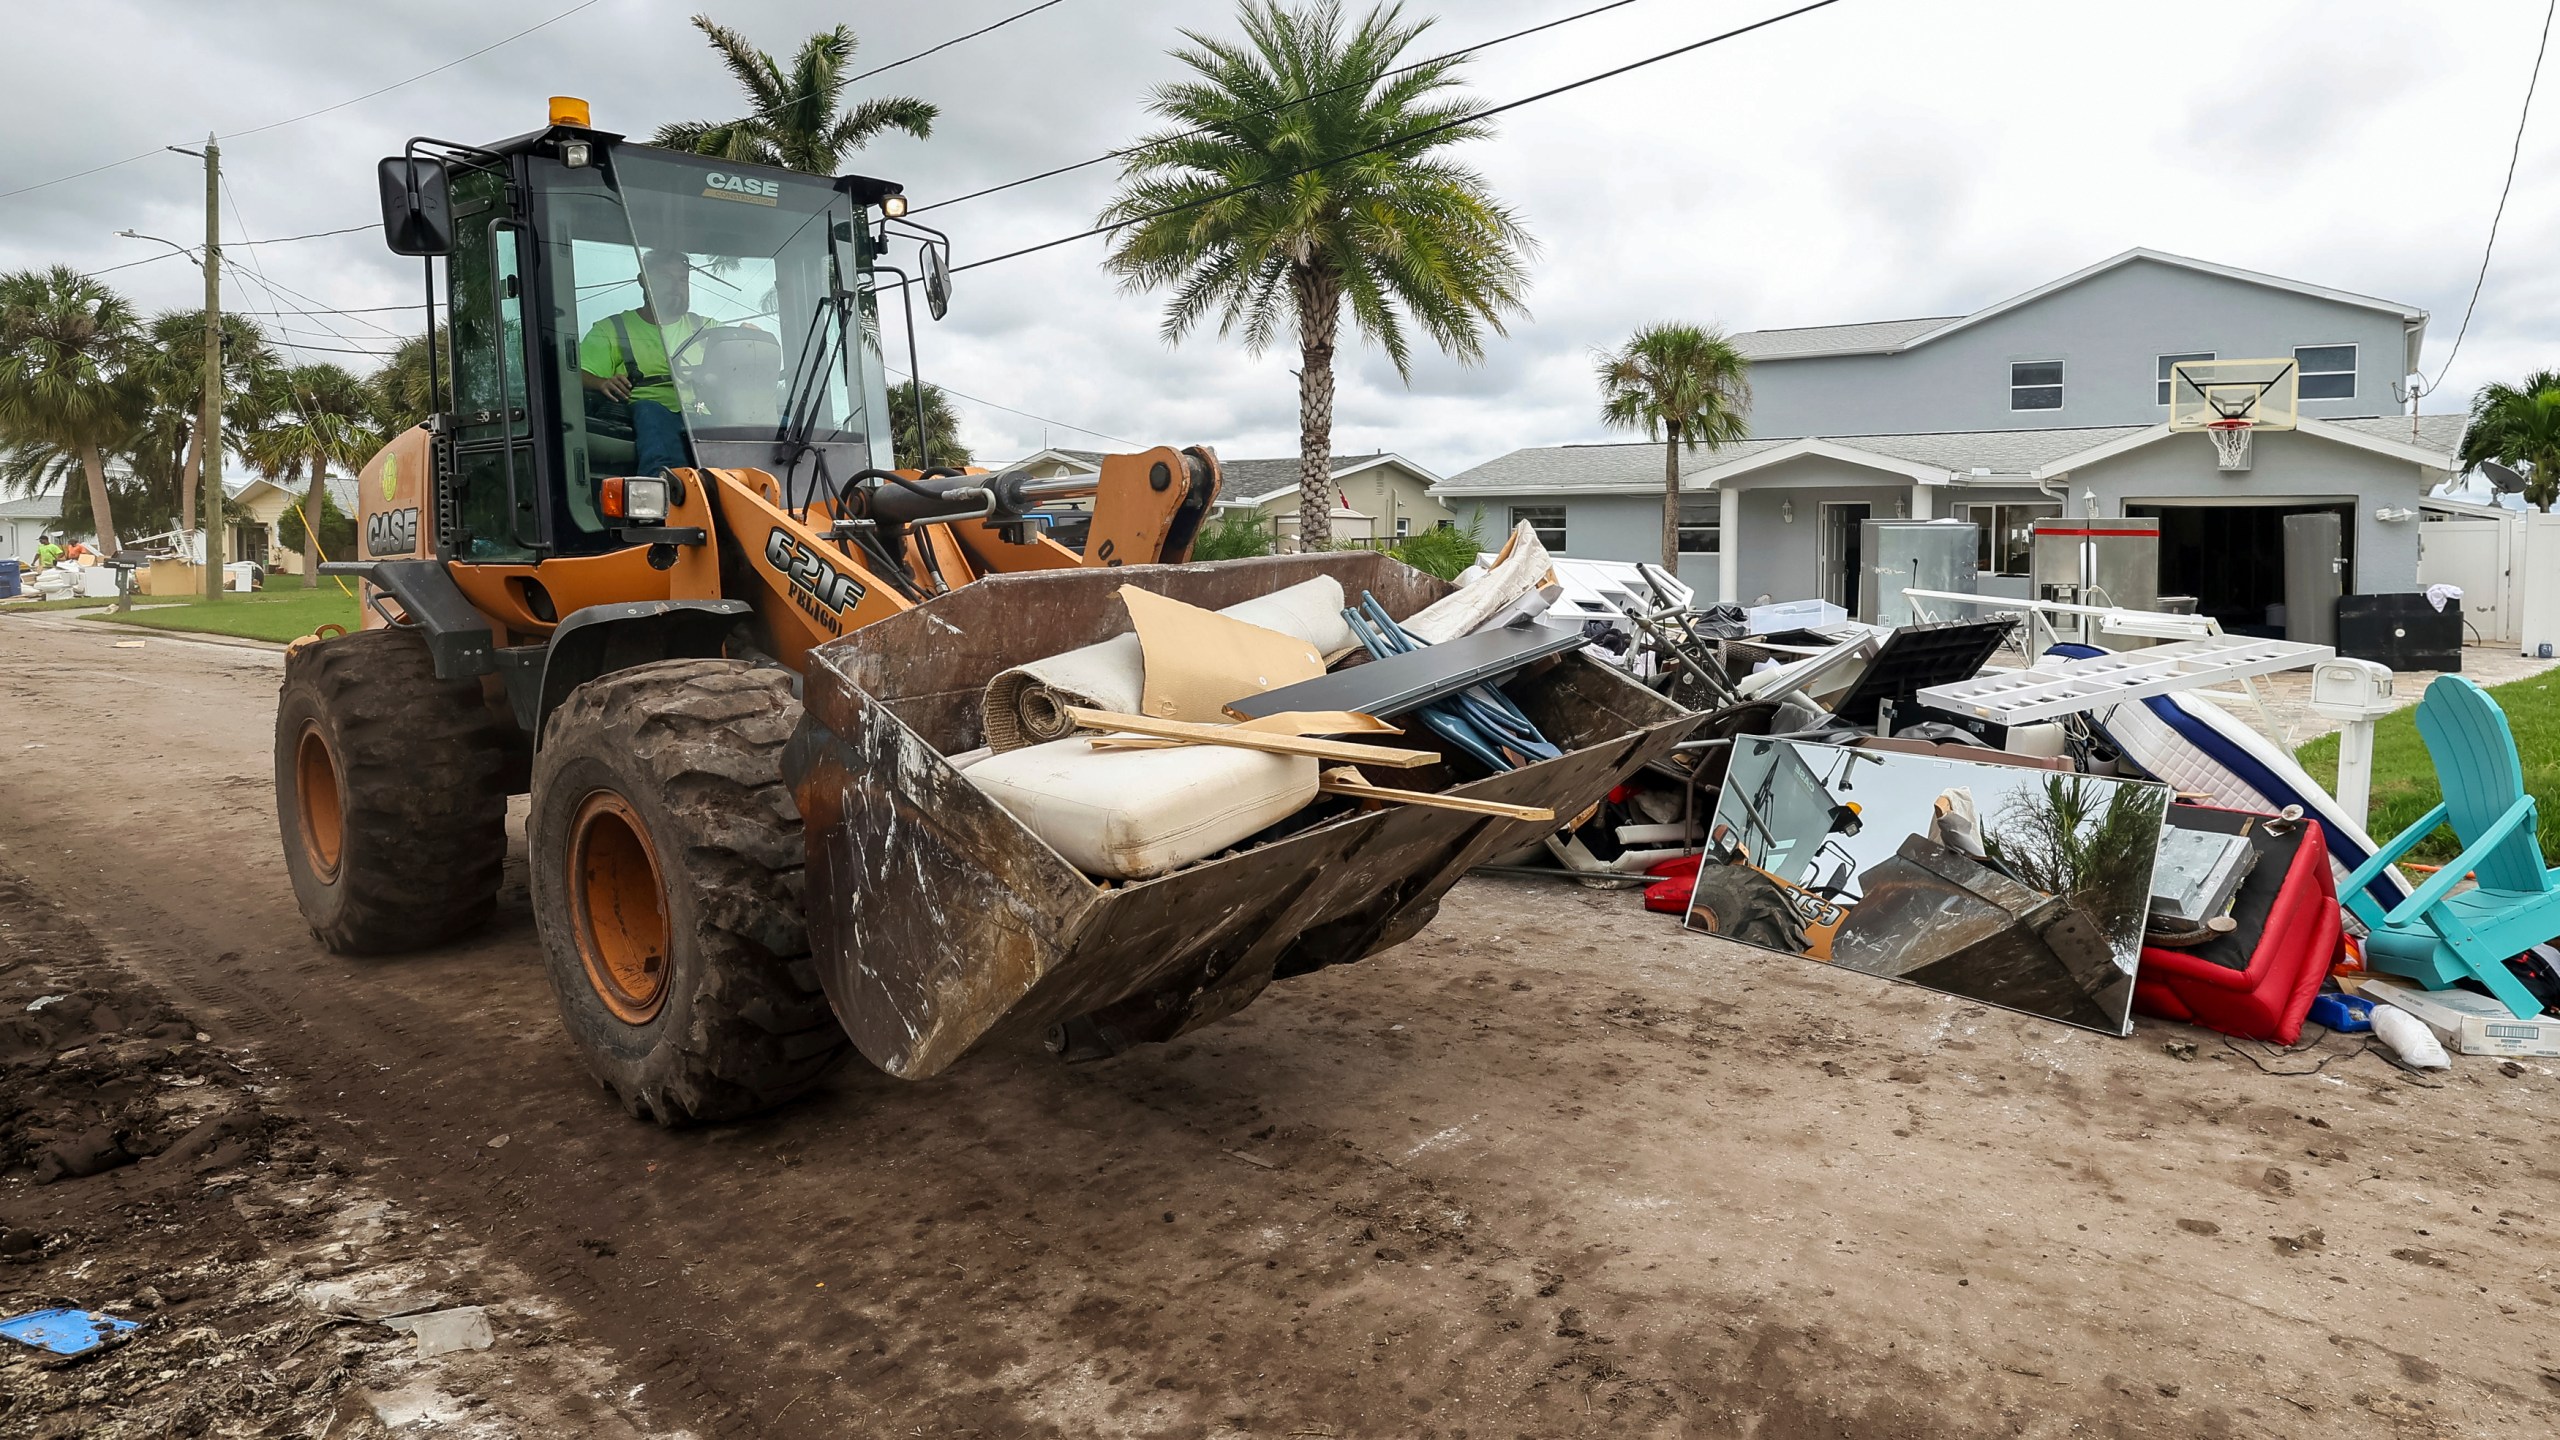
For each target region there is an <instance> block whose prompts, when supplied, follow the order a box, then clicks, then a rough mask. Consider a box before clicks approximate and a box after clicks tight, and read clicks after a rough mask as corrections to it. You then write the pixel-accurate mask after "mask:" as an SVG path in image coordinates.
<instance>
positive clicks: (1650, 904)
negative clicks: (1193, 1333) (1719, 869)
mask: <svg viewBox="0 0 2560 1440" xmlns="http://www.w3.org/2000/svg"><path fill="white" fill-rule="evenodd" d="M1697 888H1698V877H1697V874H1696V872H1694V871H1693V872H1691V873H1689V874H1687V875H1679V876H1674V877H1673V878H1671V879H1669V880H1656V881H1655V882H1653V883H1652V884H1650V885H1647V886H1646V887H1644V908H1646V909H1647V910H1659V911H1661V912H1662V913H1663V914H1665V915H1686V914H1688V913H1689V897H1690V896H1691V895H1692V894H1694V893H1696V891H1697Z"/></svg>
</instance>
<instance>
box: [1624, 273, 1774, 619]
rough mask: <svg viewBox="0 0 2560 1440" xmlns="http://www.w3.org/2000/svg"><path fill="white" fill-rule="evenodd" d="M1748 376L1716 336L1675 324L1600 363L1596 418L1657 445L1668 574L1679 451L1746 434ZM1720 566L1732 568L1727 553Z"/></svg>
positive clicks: (1633, 340) (1676, 542) (1648, 330)
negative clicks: (1640, 433)
mask: <svg viewBox="0 0 2560 1440" xmlns="http://www.w3.org/2000/svg"><path fill="white" fill-rule="evenodd" d="M1750 372H1751V362H1750V361H1748V360H1745V359H1743V358H1742V352H1741V351H1739V350H1736V349H1734V348H1733V342H1732V341H1730V340H1727V339H1726V338H1724V334H1723V332H1722V331H1719V330H1716V329H1714V328H1712V327H1702V326H1697V325H1683V324H1680V323H1679V322H1677V321H1666V322H1664V323H1661V324H1658V325H1647V326H1645V327H1644V328H1643V329H1641V330H1638V331H1637V332H1636V333H1635V334H1633V335H1631V336H1628V337H1627V343H1626V344H1625V345H1624V346H1622V347H1620V348H1619V349H1618V351H1617V352H1616V353H1614V354H1607V355H1603V356H1601V357H1600V418H1601V419H1602V420H1603V421H1605V422H1606V423H1608V424H1610V425H1613V426H1616V427H1618V428H1619V429H1622V430H1641V431H1643V432H1644V433H1645V437H1646V438H1647V439H1652V440H1660V441H1662V568H1663V569H1665V570H1668V571H1670V572H1671V573H1673V574H1675V575H1676V574H1678V573H1680V451H1681V450H1682V448H1683V447H1686V448H1687V449H1690V450H1695V449H1697V448H1698V447H1699V446H1701V445H1704V446H1706V447H1707V448H1708V449H1710V450H1712V449H1714V448H1715V447H1716V446H1718V445H1724V444H1729V443H1731V442H1733V441H1735V440H1739V439H1741V438H1742V437H1743V436H1745V435H1747V434H1749V433H1750V429H1751V423H1750V413H1751V373H1750ZM1726 543H1728V544H1730V543H1731V540H1730V537H1728V539H1727V541H1726ZM1724 563H1726V564H1728V565H1730V564H1732V563H1734V562H1733V556H1732V555H1731V554H1730V553H1728V554H1727V555H1726V556H1725V557H1724Z"/></svg>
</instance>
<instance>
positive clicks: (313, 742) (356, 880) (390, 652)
mask: <svg viewBox="0 0 2560 1440" xmlns="http://www.w3.org/2000/svg"><path fill="white" fill-rule="evenodd" d="M510 738H511V737H510V735H509V733H508V728H507V726H506V723H505V722H504V721H503V720H501V719H500V718H499V717H498V716H497V715H496V714H495V713H493V712H492V711H491V710H490V708H489V706H488V703H487V701H486V700H484V699H483V698H482V695H481V691H480V685H479V683H478V682H477V681H472V680H460V681H454V680H439V679H437V678H436V671H435V663H434V662H433V661H432V660H430V659H429V658H428V656H427V643H426V639H425V637H423V636H421V635H420V634H418V632H416V631H415V630H411V629H407V628H402V627H393V628H389V629H380V630H360V631H357V632H356V633H355V634H352V635H341V636H337V637H335V638H333V639H328V640H321V641H317V642H314V643H312V644H309V645H305V646H303V647H302V648H301V649H299V650H296V651H293V652H291V653H289V654H288V655H287V656H286V657H285V666H284V687H283V689H282V690H281V691H280V692H279V693H278V695H277V697H276V752H275V781H276V821H277V826H278V829H279V830H280V831H281V832H282V838H283V841H284V860H285V870H286V871H287V873H289V874H290V875H291V876H292V878H293V893H294V898H295V899H296V900H297V901H299V902H300V903H301V906H302V916H303V919H305V920H307V921H308V922H310V925H311V933H312V934H313V935H315V936H318V937H319V939H320V942H321V943H322V944H324V945H326V946H328V947H329V948H330V949H331V950H333V951H335V952H337V953H338V954H341V955H383V954H391V953H395V952H398V951H402V950H417V949H422V948H424V947H426V946H429V945H435V944H439V943H441V942H443V941H446V940H450V939H452V938H453V937H455V936H457V935H460V934H463V933H464V932H466V931H469V930H472V929H474V928H476V927H478V926H479V925H480V924H481V923H482V922H483V921H485V920H487V919H488V918H489V912H490V911H491V909H492V908H494V907H495V905H496V903H497V896H498V876H499V871H500V869H501V867H503V866H504V865H505V863H506V858H507V765H508V757H509V755H510V753H511V751H510V743H509V742H510Z"/></svg>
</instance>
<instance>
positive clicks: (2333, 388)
mask: <svg viewBox="0 0 2560 1440" xmlns="http://www.w3.org/2000/svg"><path fill="white" fill-rule="evenodd" d="M2293 368H2294V373H2295V375H2296V376H2297V377H2298V378H2299V379H2300V380H2301V382H2302V386H2301V389H2300V390H2298V391H2296V392H2295V393H2296V394H2298V395H2300V396H2301V397H2302V398H2303V399H2305V400H2353V399H2354V398H2356V347H2354V346H2353V345H2297V346H2295V347H2294V349H2293Z"/></svg>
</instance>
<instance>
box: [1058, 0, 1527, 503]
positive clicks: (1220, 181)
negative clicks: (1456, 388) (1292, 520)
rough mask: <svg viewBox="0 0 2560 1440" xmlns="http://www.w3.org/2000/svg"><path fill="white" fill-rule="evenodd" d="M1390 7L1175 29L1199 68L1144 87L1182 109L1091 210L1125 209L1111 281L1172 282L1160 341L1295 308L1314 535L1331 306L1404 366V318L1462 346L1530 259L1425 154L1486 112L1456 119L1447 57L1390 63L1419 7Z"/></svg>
mask: <svg viewBox="0 0 2560 1440" xmlns="http://www.w3.org/2000/svg"><path fill="white" fill-rule="evenodd" d="M1399 15H1400V9H1399V7H1397V6H1395V5H1387V6H1384V7H1382V8H1379V9H1376V10H1372V11H1371V12H1369V16H1368V18H1367V19H1365V20H1363V21H1361V22H1360V24H1359V26H1358V28H1356V29H1354V30H1351V31H1349V32H1348V33H1346V32H1345V29H1344V24H1343V18H1342V12H1341V9H1340V7H1339V6H1337V5H1335V4H1333V3H1331V0H1324V3H1320V4H1314V5H1310V6H1308V7H1307V8H1305V9H1301V10H1289V9H1284V8H1282V6H1281V5H1280V4H1278V3H1277V0H1246V4H1245V5H1244V8H1243V10H1242V13H1241V16H1240V19H1241V21H1242V24H1243V26H1244V40H1243V42H1242V43H1239V42H1236V41H1231V40H1220V39H1212V38H1210V37H1208V36H1205V35H1202V34H1200V33H1198V32H1196V31H1184V32H1183V33H1184V35H1185V36H1186V37H1187V38H1189V39H1190V41H1191V48H1189V49H1185V50H1178V51H1175V52H1174V56H1173V58H1174V59H1176V60H1178V61H1180V62H1181V63H1182V64H1184V65H1186V66H1188V67H1190V69H1191V70H1192V71H1193V72H1194V73H1195V78H1192V79H1189V80H1184V81H1181V82H1178V83H1175V84H1170V85H1163V86H1159V87H1157V89H1156V92H1155V98H1154V102H1153V104H1152V106H1151V108H1152V109H1153V110H1154V112H1155V113H1156V114H1157V115H1158V116H1161V117H1162V118H1164V119H1165V120H1168V121H1171V122H1173V124H1174V125H1175V126H1176V127H1177V128H1174V129H1169V130H1164V131H1160V132H1158V133H1156V134H1154V135H1150V136H1148V137H1146V138H1145V139H1143V140H1141V141H1140V142H1139V143H1138V145H1137V146H1136V147H1135V148H1134V149H1132V150H1131V151H1130V152H1129V153H1128V156H1127V158H1126V159H1125V160H1124V161H1123V163H1122V174H1121V188H1120V192H1119V194H1118V195H1116V196H1115V197H1113V199H1112V201H1111V203H1110V205H1109V206H1108V207H1107V208H1106V209H1104V211H1103V212H1102V223H1104V224H1106V225H1115V226H1121V227H1124V228H1122V229H1120V231H1119V232H1118V238H1117V239H1116V240H1115V241H1114V242H1113V246H1112V251H1111V256H1110V259H1109V261H1108V262H1107V263H1108V265H1109V267H1110V268H1111V269H1112V270H1113V271H1115V272H1117V273H1118V275H1119V276H1120V279H1121V283H1122V286H1123V288H1125V289H1127V290H1131V291H1137V290H1148V289H1155V288H1158V287H1165V286H1170V287H1172V288H1173V290H1174V296H1173V299H1172V301H1171V302H1170V303H1169V304H1168V305H1167V306H1166V308H1165V316H1164V325H1163V333H1164V337H1165V339H1166V341H1167V342H1168V343H1171V342H1175V341H1179V340H1180V339H1182V337H1183V336H1184V335H1185V334H1187V333H1188V332H1189V331H1190V330H1191V328H1192V326H1194V325H1195V324H1197V323H1199V322H1200V320H1201V319H1202V318H1203V317H1205V316H1208V315H1211V314H1215V315H1216V316H1217V317H1218V333H1219V334H1220V335H1221V336H1224V335H1228V334H1231V333H1233V332H1234V331H1235V330H1236V329H1237V328H1238V327H1241V328H1242V329H1243V331H1244V341H1245V348H1246V349H1247V350H1248V351H1249V352H1251V353H1254V354H1259V353H1261V351H1262V350H1263V348H1264V347H1265V346H1267V345H1269V344H1270V343H1271V341H1272V340H1273V338H1274V337H1275V336H1276V335H1277V334H1278V333H1279V329H1280V326H1281V322H1282V318H1283V309H1284V307H1285V308H1286V314H1287V318H1288V319H1290V320H1292V321H1294V322H1295V325H1296V330H1297V339H1298V362H1299V363H1298V476H1299V485H1300V489H1299V492H1298V517H1299V518H1298V533H1299V536H1300V539H1301V541H1302V542H1303V543H1304V544H1305V545H1306V547H1307V548H1309V549H1317V548H1321V547H1322V546H1324V545H1325V544H1327V543H1328V542H1330V541H1331V539H1332V537H1333V528H1332V527H1333V521H1332V515H1333V484H1332V463H1331V461H1332V449H1333V395H1334V390H1333V352H1334V336H1335V332H1336V331H1337V330H1338V329H1339V328H1340V325H1341V318H1342V311H1343V307H1344V306H1345V305H1346V304H1347V305H1348V306H1349V307H1350V310H1351V320H1352V323H1353V325H1355V326H1356V327H1358V329H1359V331H1360V333H1361V334H1362V335H1363V336H1365V337H1366V338H1367V339H1369V340H1372V341H1374V342H1376V343H1377V344H1378V346H1379V347H1380V348H1382V349H1384V350H1385V351H1386V352H1387V357H1388V358H1389V359H1391V360H1393V361H1394V362H1395V366H1396V373H1397V374H1398V375H1400V376H1404V377H1406V378H1407V379H1408V380H1409V379H1410V378H1411V373H1412V372H1411V360H1412V350H1411V342H1410V340H1409V339H1408V337H1407V334H1406V329H1407V326H1408V324H1410V325H1412V326H1414V327H1418V328H1419V329H1420V330H1421V331H1422V333H1423V334H1424V335H1426V336H1428V337H1430V339H1431V340H1432V342H1433V343H1434V344H1436V345H1438V346H1439V347H1440V348H1441V349H1442V350H1444V351H1446V352H1448V353H1450V354H1452V355H1455V356H1456V357H1458V359H1460V360H1461V361H1464V362H1468V363H1473V362H1474V361H1477V360H1480V359H1482V358H1483V356H1484V335H1485V332H1486V331H1488V330H1490V331H1492V332H1493V333H1495V334H1497V335H1498V334H1502V333H1505V332H1504V329H1503V317H1505V316H1506V315H1513V314H1525V313H1526V311H1525V309H1524V307H1523V306H1522V305H1521V303H1520V292H1521V290H1522V289H1523V288H1524V287H1525V285H1526V284H1527V269H1526V266H1525V264H1524V263H1523V262H1524V257H1525V256H1526V255H1528V254H1531V253H1534V252H1535V249H1536V245H1535V242H1534V241H1532V240H1531V239H1530V238H1529V235H1528V232H1527V231H1526V230H1524V229H1523V228H1522V227H1521V225H1520V222H1519V220H1518V219H1517V218H1516V217H1515V216H1514V214H1513V212H1512V211H1511V210H1509V209H1508V208H1506V207H1504V206H1503V205H1501V204H1499V203H1498V202H1496V201H1495V200H1494V198H1493V196H1492V194H1491V192H1490V191H1489V189H1488V188H1487V187H1486V184H1485V181H1484V178H1483V177H1482V176H1480V175H1478V174H1476V173H1475V172H1474V171H1472V170H1469V169H1467V168H1465V167H1463V166H1460V165H1457V164H1455V163H1453V162H1451V161H1450V160H1448V159H1446V158H1444V157H1441V156H1439V155H1437V154H1436V153H1435V152H1438V151H1441V150H1444V149H1446V148H1447V147H1449V146H1451V145H1455V144H1458V143H1459V142H1461V141H1466V140H1475V139H1481V138H1483V137H1484V136H1487V135H1489V134H1491V133H1492V130H1493V127H1492V126H1491V125H1490V124H1486V123H1482V122H1475V121H1470V120H1468V119H1467V118H1466V117H1467V116H1468V115H1469V114H1470V113H1472V112H1471V109H1470V106H1469V103H1468V101H1467V100H1466V99H1465V97H1464V96H1463V95H1462V94H1461V93H1460V92H1459V91H1458V88H1457V72H1458V69H1459V64H1460V62H1459V61H1457V60H1454V59H1444V60H1434V61H1429V62H1426V63H1424V64H1421V65H1416V66H1413V67H1411V68H1409V69H1406V70H1404V71H1403V72H1402V73H1400V74H1395V75H1389V74H1388V71H1390V70H1392V69H1394V68H1395V64H1396V59H1397V57H1398V56H1399V55H1401V54H1402V53H1403V52H1404V49H1405V47H1406V46H1407V45H1409V44H1411V43H1412V42H1413V40H1414V38H1415V37H1416V36H1418V35H1420V34H1421V33H1422V32H1423V31H1424V30H1426V29H1428V28H1429V26H1430V23H1431V22H1429V21H1427V20H1424V21H1417V22H1414V23H1412V24H1407V23H1404V22H1403V21H1402V20H1401V19H1399V18H1398V17H1399ZM1442 127H1446V128H1442ZM1425 132H1429V133H1425ZM1408 137H1410V138H1408ZM1372 150H1374V151H1375V153H1361V152H1366V151H1372ZM1352 156H1356V157H1357V158H1341V157H1352ZM1337 161H1338V163H1335V162H1337Z"/></svg>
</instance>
